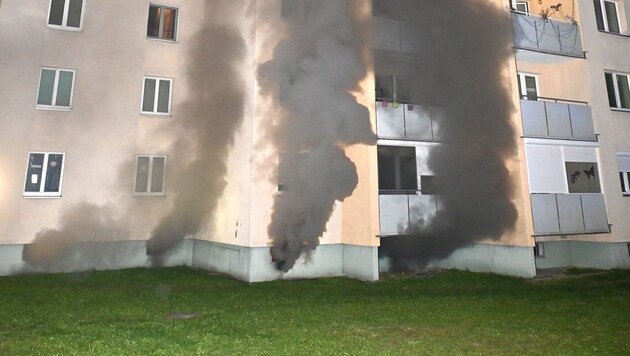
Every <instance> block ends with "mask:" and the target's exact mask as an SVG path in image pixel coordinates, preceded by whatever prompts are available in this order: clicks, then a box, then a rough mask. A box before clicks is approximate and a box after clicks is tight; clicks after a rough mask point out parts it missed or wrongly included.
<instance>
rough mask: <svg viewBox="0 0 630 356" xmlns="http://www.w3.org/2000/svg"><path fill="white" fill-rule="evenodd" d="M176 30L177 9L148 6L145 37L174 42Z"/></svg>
mask: <svg viewBox="0 0 630 356" xmlns="http://www.w3.org/2000/svg"><path fill="white" fill-rule="evenodd" d="M176 30H177V9H176V8H174V7H167V6H162V5H150V6H149V22H148V24H147V37H149V38H159V39H163V40H173V41H174V40H175V37H176Z"/></svg>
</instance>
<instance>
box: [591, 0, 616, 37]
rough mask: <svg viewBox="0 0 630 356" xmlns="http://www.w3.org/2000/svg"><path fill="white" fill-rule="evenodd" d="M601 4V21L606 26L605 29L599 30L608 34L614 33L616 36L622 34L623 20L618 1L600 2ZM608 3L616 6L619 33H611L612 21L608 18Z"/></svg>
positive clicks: (604, 0)
mask: <svg viewBox="0 0 630 356" xmlns="http://www.w3.org/2000/svg"><path fill="white" fill-rule="evenodd" d="M598 2H599V10H600V11H601V12H600V13H601V16H602V18H601V20H602V23H603V25H604V28H603V29H599V28H598V30H600V31H603V32H607V33H614V34H622V32H621V18H620V17H619V5H618V4H617V1H611V0H598ZM606 3H611V4H613V5H614V6H615V16H616V18H615V20H616V21H617V27H618V28H619V31H618V32H617V31H611V30H610V19H609V18H608V13H607V12H606ZM597 15H598V13H597V12H596V13H595V16H597Z"/></svg>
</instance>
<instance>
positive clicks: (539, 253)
mask: <svg viewBox="0 0 630 356" xmlns="http://www.w3.org/2000/svg"><path fill="white" fill-rule="evenodd" d="M534 257H545V245H544V244H543V243H542V242H536V244H534Z"/></svg>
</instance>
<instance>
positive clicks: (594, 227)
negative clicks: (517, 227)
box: [531, 193, 610, 235]
mask: <svg viewBox="0 0 630 356" xmlns="http://www.w3.org/2000/svg"><path fill="white" fill-rule="evenodd" d="M531 199H532V214H533V219H534V233H535V234H536V235H564V234H590V233H608V232H610V227H609V225H608V218H607V217H606V204H605V202H604V195H603V194H599V193H583V194H532V195H531Z"/></svg>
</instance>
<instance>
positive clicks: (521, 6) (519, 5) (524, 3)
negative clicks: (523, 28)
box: [514, 1, 529, 14]
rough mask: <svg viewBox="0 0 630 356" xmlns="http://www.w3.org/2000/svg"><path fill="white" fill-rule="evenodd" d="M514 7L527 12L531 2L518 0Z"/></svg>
mask: <svg viewBox="0 0 630 356" xmlns="http://www.w3.org/2000/svg"><path fill="white" fill-rule="evenodd" d="M514 7H515V9H516V11H518V12H522V13H525V14H528V13H529V3H528V2H527V1H517V2H516V4H515V5H514Z"/></svg>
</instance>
